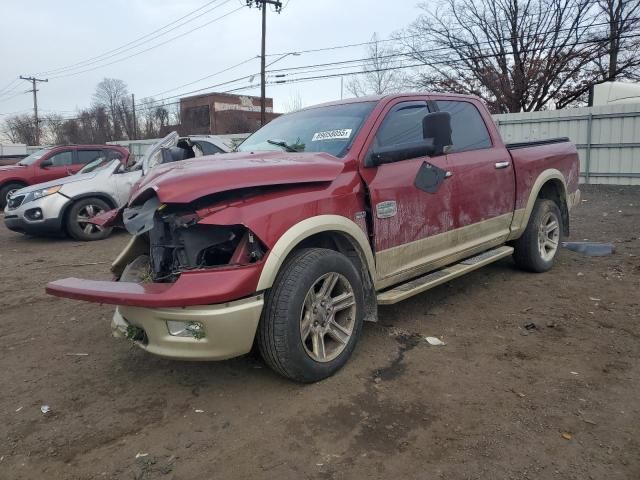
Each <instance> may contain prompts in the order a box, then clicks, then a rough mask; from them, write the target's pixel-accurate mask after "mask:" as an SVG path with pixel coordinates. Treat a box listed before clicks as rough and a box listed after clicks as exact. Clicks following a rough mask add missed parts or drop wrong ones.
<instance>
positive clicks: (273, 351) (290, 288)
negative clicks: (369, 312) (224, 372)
mask: <svg viewBox="0 0 640 480" xmlns="http://www.w3.org/2000/svg"><path fill="white" fill-rule="evenodd" d="M363 318H364V294H363V289H362V282H361V279H360V275H359V274H358V272H357V270H356V269H355V267H354V266H353V264H352V263H351V262H350V261H349V259H347V257H345V256H344V255H342V254H340V253H338V252H335V251H333V250H328V249H323V248H308V249H301V250H299V251H297V252H295V253H293V254H292V256H291V258H290V259H288V261H287V262H286V263H285V265H284V266H283V268H282V269H281V271H280V273H279V274H278V276H277V278H276V281H275V283H274V285H273V287H272V289H271V291H270V292H269V293H268V294H267V298H266V304H265V309H264V312H263V315H262V319H261V321H260V326H259V327H258V347H259V349H260V354H261V355H262V358H263V359H264V360H265V362H266V363H267V364H268V365H269V366H270V367H271V368H272V369H273V370H275V371H276V372H277V373H279V374H280V375H283V376H285V377H287V378H290V379H292V380H295V381H298V382H304V383H311V382H317V381H319V380H322V379H323V378H327V377H329V376H331V375H333V374H334V373H335V372H336V371H338V370H339V369H340V368H342V366H343V365H344V364H345V363H346V362H347V360H348V359H349V357H350V356H351V354H352V353H353V350H354V348H355V346H356V343H357V341H358V338H359V336H360V333H361V331H362V322H363Z"/></svg>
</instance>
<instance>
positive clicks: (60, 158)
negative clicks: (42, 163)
mask: <svg viewBox="0 0 640 480" xmlns="http://www.w3.org/2000/svg"><path fill="white" fill-rule="evenodd" d="M49 161H50V162H51V165H53V166H54V167H66V166H67V165H71V163H73V152H72V151H71V150H67V151H66V152H60V153H56V154H55V155H53V156H52V157H50V158H49Z"/></svg>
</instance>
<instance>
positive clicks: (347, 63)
mask: <svg viewBox="0 0 640 480" xmlns="http://www.w3.org/2000/svg"><path fill="white" fill-rule="evenodd" d="M240 8H243V7H240ZM240 8H239V9H240ZM239 9H238V10H239ZM230 13H233V12H230ZM598 25H599V24H593V25H591V26H590V27H588V28H585V29H583V32H582V34H583V35H584V34H585V33H587V31H588V29H591V28H593V27H596V26H598ZM601 25H605V23H603V24H601ZM563 30H567V29H559V30H554V31H563ZM539 34H544V32H541V33H539ZM621 38H630V37H629V36H625V37H621ZM507 40H508V39H505V41H507ZM602 40H603V39H598V38H596V39H590V40H586V41H583V42H579V43H593V42H600V41H602ZM367 43H371V42H367ZM482 43H488V42H482ZM329 48H335V47H329ZM549 48H552V47H546V48H538V49H528V50H523V51H522V52H521V53H523V54H526V53H529V52H533V51H542V50H546V49H549ZM443 50H444V51H447V50H450V48H449V47H439V48H432V49H428V50H424V51H416V52H413V53H394V54H391V55H385V56H382V57H379V58H392V57H393V58H397V57H409V58H411V57H412V55H416V54H420V53H427V52H435V51H443ZM296 53H297V52H296ZM496 56H498V55H493V54H488V55H480V56H474V57H469V58H468V59H467V60H479V59H483V58H491V57H496ZM251 60H253V58H251V59H247V60H244V61H243V62H240V63H239V64H236V65H233V66H231V67H228V68H227V69H224V70H221V71H219V72H216V73H214V74H211V75H208V76H206V77H202V78H200V79H198V80H195V81H193V82H190V83H188V84H184V85H181V86H179V87H175V88H173V89H170V90H166V91H164V92H161V93H167V92H170V91H175V90H178V89H180V88H183V87H184V86H188V85H192V84H194V83H197V82H199V81H201V80H203V79H205V78H210V77H212V76H215V75H218V74H220V73H223V72H225V71H228V70H231V69H232V68H236V67H237V66H240V65H242V64H245V63H248V62H250V61H251ZM398 60H399V59H398ZM372 61H373V59H372V58H370V57H367V58H359V59H351V60H344V61H338V62H327V63H321V64H311V65H304V66H296V67H289V68H283V69H274V70H270V71H269V72H268V73H281V72H296V74H305V73H314V72H320V71H335V70H340V69H345V68H351V67H358V66H359V67H365V66H367V65H369V64H370V63H371V62H372ZM461 61H465V59H457V60H453V61H440V62H432V64H433V65H437V64H440V65H443V64H448V63H449V64H450V63H458V62H461ZM362 62H364V63H362ZM337 65H340V66H337ZM420 66H426V65H425V64H424V63H417V64H411V65H406V66H393V67H390V68H388V69H377V70H369V71H370V72H376V71H386V70H392V69H398V68H413V67H420ZM321 67H334V68H324V69H322V70H320V68H321ZM304 69H307V71H304ZM308 69H314V70H308ZM300 70H302V71H300ZM362 73H366V72H362V71H354V72H346V73H340V74H332V75H321V76H311V77H302V78H293V79H287V80H279V81H276V82H271V83H269V84H270V85H274V84H283V83H296V82H301V81H313V80H322V79H325V78H335V77H344V76H351V75H358V74H362ZM255 75H256V74H252V75H247V76H243V77H239V78H236V79H234V80H230V81H226V82H222V83H218V84H215V85H209V86H206V87H202V88H199V89H196V90H192V91H189V92H183V93H180V94H177V95H173V96H170V97H168V98H166V99H161V100H156V101H153V102H150V103H149V104H156V103H163V102H165V101H166V100H169V99H172V98H179V97H183V96H186V95H191V94H194V93H199V92H203V91H205V90H209V89H212V88H216V87H219V86H224V85H230V84H233V83H237V82H240V81H242V80H247V79H250V78H251V77H253V76H255ZM279 77H284V75H279ZM265 83H266V82H265ZM250 87H251V86H247V87H243V88H245V89H246V88H250ZM157 95H159V94H157Z"/></svg>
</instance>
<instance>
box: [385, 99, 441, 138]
mask: <svg viewBox="0 0 640 480" xmlns="http://www.w3.org/2000/svg"><path fill="white" fill-rule="evenodd" d="M428 113H429V109H428V108H427V103H426V102H403V103H399V104H398V105H396V106H395V107H393V108H392V109H391V111H390V112H389V113H388V114H387V116H386V117H385V119H384V121H383V122H382V125H380V128H379V129H378V133H376V137H375V140H374V145H375V147H378V148H380V147H391V146H396V145H397V146H402V145H408V144H411V143H416V142H420V141H422V140H424V136H423V132H422V119H423V118H424V117H425V115H427V114H428Z"/></svg>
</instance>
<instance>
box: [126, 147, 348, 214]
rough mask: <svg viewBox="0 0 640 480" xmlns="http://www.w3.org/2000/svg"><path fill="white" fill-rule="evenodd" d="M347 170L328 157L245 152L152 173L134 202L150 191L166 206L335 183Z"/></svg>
mask: <svg viewBox="0 0 640 480" xmlns="http://www.w3.org/2000/svg"><path fill="white" fill-rule="evenodd" d="M343 168H344V164H343V163H342V161H341V160H340V159H338V158H335V157H333V156H331V155H328V154H325V153H313V154H310V153H307V154H304V153H294V154H288V155H283V154H282V153H281V152H259V153H246V152H243V153H231V154H227V155H219V156H215V157H212V158H211V160H206V161H204V160H203V159H197V160H187V161H183V162H178V163H175V164H168V165H165V166H160V167H157V168H154V169H152V170H151V171H150V172H149V175H147V176H146V177H144V178H143V180H142V182H140V186H139V187H138V190H137V192H136V194H134V196H133V202H135V198H136V195H140V194H143V193H144V192H145V191H146V190H147V189H149V188H152V189H154V190H155V191H156V194H157V195H158V198H159V199H160V201H161V202H162V203H189V202H192V201H194V200H197V199H198V198H201V197H204V196H206V195H212V194H215V193H219V192H224V191H228V190H230V188H229V187H232V189H233V190H236V189H242V188H247V187H259V186H265V185H292V184H296V183H309V182H331V181H333V180H335V179H336V177H337V176H338V175H340V172H341V171H342V170H343Z"/></svg>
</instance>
